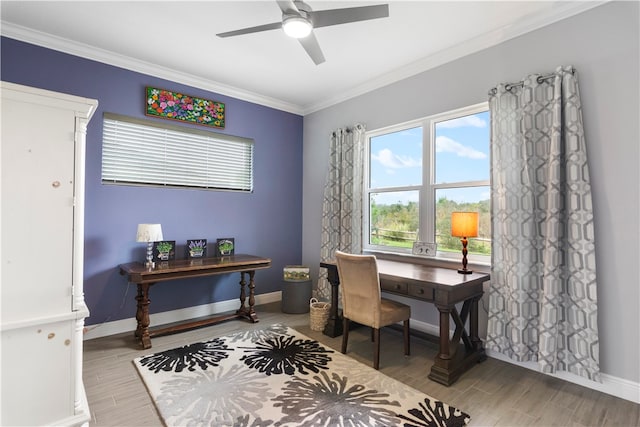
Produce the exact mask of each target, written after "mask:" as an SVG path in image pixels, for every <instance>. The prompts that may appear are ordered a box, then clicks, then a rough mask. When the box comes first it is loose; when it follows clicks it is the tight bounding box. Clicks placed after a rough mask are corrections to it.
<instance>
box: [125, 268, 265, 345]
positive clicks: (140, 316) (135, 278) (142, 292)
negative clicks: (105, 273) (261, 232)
mask: <svg viewBox="0 0 640 427" xmlns="http://www.w3.org/2000/svg"><path fill="white" fill-rule="evenodd" d="M270 266H271V260H270V259H269V258H262V257H257V256H253V255H231V256H225V257H221V258H202V259H194V260H186V259H183V260H176V261H168V262H161V263H156V267H155V268H147V267H145V266H144V264H142V263H139V262H132V263H129V264H122V265H120V274H122V275H127V280H128V281H129V282H131V283H135V284H137V285H138V295H137V296H136V300H137V301H138V309H137V312H136V320H137V321H138V326H137V328H136V332H135V336H136V337H137V338H138V339H139V340H140V342H141V344H142V347H143V348H145V349H147V348H151V337H153V336H157V335H163V334H169V333H173V332H178V331H183V330H185V329H192V328H196V327H199V326H206V325H211V324H214V323H219V322H222V321H224V320H228V319H234V318H241V317H244V318H247V319H249V320H250V321H251V322H253V323H255V322H257V321H258V315H257V314H256V312H255V311H254V310H253V306H254V305H255V296H254V289H255V283H254V280H253V278H254V275H255V272H256V270H260V269H263V268H269V267H270ZM236 272H239V273H240V308H239V309H238V310H237V311H236V312H235V313H234V314H226V315H222V316H218V317H215V318H212V319H206V320H196V321H190V322H185V323H182V324H179V325H174V326H170V327H167V328H162V329H155V330H149V304H150V303H151V301H150V300H149V288H150V287H151V286H152V285H155V284H156V283H158V282H164V281H168V280H176V279H188V278H192V277H207V276H213V275H215V274H225V273H236ZM245 273H247V274H248V275H249V305H248V306H246V305H245V300H246V290H245V289H246V285H247V282H246V280H245Z"/></svg>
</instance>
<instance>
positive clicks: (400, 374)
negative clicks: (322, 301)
mask: <svg viewBox="0 0 640 427" xmlns="http://www.w3.org/2000/svg"><path fill="white" fill-rule="evenodd" d="M256 311H257V312H258V315H259V318H260V322H258V323H256V324H250V323H248V322H245V321H238V320H230V321H228V322H224V323H220V324H218V325H214V326H209V327H206V328H200V329H196V330H192V331H188V332H183V333H179V334H174V335H168V336H164V337H156V338H154V339H153V340H152V342H153V347H152V348H151V349H148V350H141V349H140V347H139V346H138V345H137V344H136V342H135V340H134V338H133V332H131V333H127V334H119V335H113V336H109V337H104V338H98V339H94V340H88V341H85V343H84V384H85V388H86V393H87V398H88V401H89V408H90V410H91V416H92V419H91V422H90V425H91V426H161V425H162V421H161V420H160V417H159V416H158V414H157V412H156V409H155V407H154V405H153V402H152V401H151V398H150V397H149V394H148V393H147V390H146V388H145V386H144V384H143V382H142V380H141V379H140V377H139V376H138V373H137V371H136V369H135V368H134V366H133V363H132V360H133V359H134V358H136V357H138V356H141V355H145V354H150V353H155V352H158V351H163V350H168V349H171V348H174V347H178V346H182V345H185V344H190V343H193V342H197V341H202V340H204V339H208V338H212V337H216V336H222V335H226V334H229V333H233V332H236V331H239V330H241V329H243V328H245V329H246V328H261V327H265V326H266V325H270V324H273V323H283V324H286V325H288V326H290V327H292V328H294V329H297V330H298V331H300V332H302V333H303V334H305V335H307V336H309V337H312V338H314V339H316V340H318V341H320V342H322V343H323V344H325V345H327V346H329V347H331V348H333V349H336V350H338V351H339V350H340V345H341V337H336V338H329V337H327V336H325V335H323V334H322V333H321V332H315V331H312V330H311V329H310V328H309V315H308V314H284V313H282V312H281V311H280V304H279V303H274V304H267V305H263V306H258V307H257V309H256ZM370 339H371V334H370V332H369V329H368V328H365V327H361V328H357V329H355V330H354V331H352V332H351V333H350V334H349V348H348V351H347V354H348V355H349V356H351V357H353V358H354V359H356V360H358V361H360V362H362V363H365V364H367V365H371V360H372V352H373V346H372V343H371V341H370ZM381 343H382V350H381V355H380V370H381V371H382V372H383V373H385V374H386V375H389V376H390V377H393V378H396V379H397V380H399V381H402V382H403V383H406V384H408V385H410V386H412V387H414V388H416V389H418V390H421V391H422V392H424V393H426V394H428V395H430V396H432V397H435V398H437V399H440V400H442V401H444V402H446V403H448V404H450V405H453V406H455V407H458V408H460V409H461V410H463V411H465V412H467V413H468V414H470V415H471V423H470V425H472V426H576V427H578V426H615V427H626V426H640V405H638V404H635V403H632V402H629V401H627V400H623V399H619V398H616V397H613V396H610V395H607V394H603V393H599V392H597V391H594V390H591V389H588V388H585V387H581V386H578V385H575V384H572V383H568V382H565V381H562V380H558V379H555V378H552V377H549V376H547V375H543V374H539V373H537V372H533V371H531V370H528V369H524V368H520V367H517V366H514V365H512V364H509V363H506V362H502V361H499V360H496V359H492V358H489V359H488V360H486V361H485V362H483V363H481V364H479V365H477V366H475V367H473V368H472V369H471V370H470V371H468V372H467V373H465V374H464V375H463V376H462V377H461V378H460V379H459V380H458V381H457V382H456V383H455V384H453V385H452V386H451V387H445V386H443V385H440V384H437V383H435V382H433V381H431V380H429V379H428V378H427V374H428V372H429V369H430V368H431V364H432V360H433V358H434V356H435V354H436V351H437V347H436V345H435V344H434V343H432V342H430V341H427V340H424V339H420V338H417V337H412V339H411V356H409V357H405V356H404V355H403V351H402V334H401V333H400V332H399V331H396V330H392V329H388V328H385V329H383V330H382V332H381Z"/></svg>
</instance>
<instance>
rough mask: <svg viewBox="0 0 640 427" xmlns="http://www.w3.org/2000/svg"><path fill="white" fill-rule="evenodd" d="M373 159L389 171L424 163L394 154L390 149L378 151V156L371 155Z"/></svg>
mask: <svg viewBox="0 0 640 427" xmlns="http://www.w3.org/2000/svg"><path fill="white" fill-rule="evenodd" d="M371 157H372V158H373V159H374V160H377V161H378V162H380V164H381V165H382V166H384V167H386V168H389V169H400V168H411V167H417V166H420V165H421V164H422V161H421V160H419V159H414V158H412V157H409V156H399V155H397V154H393V152H392V151H391V150H389V149H388V148H383V149H382V150H380V151H378V154H371Z"/></svg>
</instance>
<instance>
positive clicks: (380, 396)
mask: <svg viewBox="0 0 640 427" xmlns="http://www.w3.org/2000/svg"><path fill="white" fill-rule="evenodd" d="M133 363H134V364H135V366H136V368H137V369H138V371H139V372H140V375H141V376H142V379H143V380H144V382H145V384H146V386H147V389H148V390H149V393H150V394H151V397H152V398H153V400H154V402H155V404H156V407H157V408H158V411H159V412H160V415H161V416H162V417H163V419H164V422H165V424H166V425H167V426H205V425H206V426H247V427H248V426H254V427H266V426H274V427H275V426H350V427H354V426H362V427H365V426H366V427H370V426H404V427H410V426H438V427H441V426H452V427H453V426H463V425H465V424H466V423H467V422H468V421H469V420H470V416H469V415H468V414H466V413H464V412H461V411H460V410H458V409H456V408H453V407H451V406H449V405H447V404H446V403H443V402H440V401H438V400H436V399H434V398H432V397H430V396H427V395H426V394H424V393H421V392H419V391H417V390H415V389H413V388H411V387H409V386H407V385H405V384H403V383H401V382H399V381H397V380H395V379H393V378H390V377H388V376H386V375H384V374H382V373H380V372H379V371H376V370H374V369H373V368H371V367H369V366H366V365H363V364H362V363H360V362H358V361H356V360H354V359H352V358H350V357H348V356H346V355H343V354H341V353H340V352H338V351H335V350H332V349H330V348H327V347H324V346H323V345H322V344H320V343H319V342H317V341H315V340H313V339H311V338H309V337H307V336H305V335H302V334H301V333H299V332H297V331H295V330H294V329H291V328H289V327H287V326H284V325H272V326H270V327H268V328H265V329H259V330H251V331H246V332H242V333H238V334H233V335H228V336H224V337H220V338H214V339H212V340H210V341H206V342H199V343H195V344H191V345H187V346H184V347H181V348H175V349H172V350H167V351H163V352H160V353H155V354H151V355H148V356H143V357H139V358H137V359H135V360H134V361H133Z"/></svg>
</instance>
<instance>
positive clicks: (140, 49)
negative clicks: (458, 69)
mask: <svg viewBox="0 0 640 427" xmlns="http://www.w3.org/2000/svg"><path fill="white" fill-rule="evenodd" d="M382 3H385V1H384V0H381V1H313V0H308V4H309V5H310V6H311V7H312V8H313V9H314V10H323V9H337V8H343V7H353V6H363V5H371V4H382ZM386 3H388V4H389V17H388V18H383V19H376V20H371V21H364V22H357V23H350V24H344V25H338V26H331V27H324V28H319V29H316V30H315V34H316V38H317V39H318V42H319V44H320V46H321V48H322V50H323V52H324V55H325V58H326V62H324V63H322V64H320V65H314V63H313V62H312V61H311V59H310V58H309V57H308V56H307V54H306V53H305V51H304V50H303V49H302V47H301V46H300V45H299V43H298V41H297V40H294V39H291V38H289V37H287V36H286V35H285V34H284V32H282V30H280V29H278V30H272V31H267V32H261V33H255V34H249V35H242V36H237V37H230V38H224V39H223V38H219V37H216V35H215V34H216V33H219V32H224V31H230V30H235V29H239V28H245V27H250V26H255V25H261V24H265V23H271V22H277V21H280V20H281V11H280V9H279V8H278V5H277V4H276V2H275V1H272V0H269V1H267V0H265V1H237V0H236V1H133V2H132V1H5V0H2V1H1V2H0V15H1V19H2V22H1V24H2V27H0V31H1V33H2V35H4V36H8V37H11V38H14V39H18V40H22V41H26V42H29V43H34V44H37V45H41V46H45V47H49V48H52V49H56V50H60V51H63V52H67V53H71V54H74V55H79V56H83V57H86V58H89V59H94V60H98V61H101V62H105V63H109V64H112V65H116V66H120V67H124V68H127V69H131V70H134V71H138V72H143V73H149V74H153V75H157V76H159V77H163V78H167V79H170V80H173V81H177V82H180V83H184V84H188V85H192V86H197V87H200V88H202V89H206V90H211V91H213V92H217V93H221V94H225V95H229V96H234V97H237V98H240V99H245V100H249V101H252V102H257V103H260V104H263V105H268V106H272V107H275V108H279V109H282V110H285V111H290V112H293V113H297V114H308V113H310V112H313V111H316V110H318V109H320V108H324V107H327V106H330V105H332V104H335V103H337V102H340V101H343V100H345V99H348V98H350V97H353V96H356V95H358V94H361V93H364V92H366V91H368V90H372V89H374V88H377V87H381V86H383V85H386V84H389V83H392V82H394V81H397V80H399V79H402V78H406V77H408V76H411V75H413V74H416V73H419V72H421V71H424V70H426V69H429V68H432V67H434V66H437V65H440V64H442V63H445V62H447V61H450V60H453V59H455V58H458V57H461V56H463V55H467V54H469V53H472V52H475V51H477V50H480V49H483V48H486V47H489V46H492V45H495V44H497V43H500V42H502V41H504V40H507V39H510V38H513V37H515V36H518V35H521V34H523V33H526V32H528V31H532V30H535V29H537V28H540V27H542V26H544V25H548V24H550V23H552V22H555V21H557V20H560V19H564V18H566V17H568V16H571V15H574V14H576V13H579V12H582V11H584V10H587V9H589V8H591V7H594V6H597V5H599V4H601V3H602V1H599V2H583V1H566V0H565V1H497V2H484V1H470V2H462V1H396V0H392V1H387V2H386ZM168 89H170V88H168Z"/></svg>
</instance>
